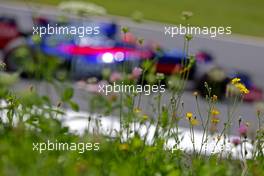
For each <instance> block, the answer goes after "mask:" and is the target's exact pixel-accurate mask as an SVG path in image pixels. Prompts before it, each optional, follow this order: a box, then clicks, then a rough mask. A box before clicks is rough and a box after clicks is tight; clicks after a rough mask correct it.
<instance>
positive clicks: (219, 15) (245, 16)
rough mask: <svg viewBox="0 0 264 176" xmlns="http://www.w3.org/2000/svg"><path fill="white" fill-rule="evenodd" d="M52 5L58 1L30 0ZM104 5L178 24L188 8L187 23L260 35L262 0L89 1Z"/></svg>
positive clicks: (113, 11)
mask: <svg viewBox="0 0 264 176" xmlns="http://www.w3.org/2000/svg"><path fill="white" fill-rule="evenodd" d="M33 2H40V3H48V4H53V5H56V4H58V3H60V2H62V0H45V1H44V0H34V1H33ZM89 2H94V3H97V4H98V5H101V6H103V7H105V8H106V9H107V10H108V12H109V13H110V14H114V15H120V16H131V15H132V14H133V13H134V12H135V11H140V12H142V13H143V15H144V18H145V19H148V20H154V21H160V22H165V23H173V24H178V23H181V22H182V21H181V19H180V14H181V12H182V11H192V12H193V13H194V15H195V18H192V19H191V20H190V24H192V25H198V26H231V27H232V31H233V33H239V34H246V35H253V36H261V37H263V36H264V33H263V28H264V23H263V19H264V12H263V8H264V1H260V0H233V1H230V0H222V1H212V0H201V1H199V2H197V1H196V0H184V1H180V0H130V1H123V0H111V1H109V0H89Z"/></svg>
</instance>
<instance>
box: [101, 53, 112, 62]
mask: <svg viewBox="0 0 264 176" xmlns="http://www.w3.org/2000/svg"><path fill="white" fill-rule="evenodd" d="M102 60H103V62H104V63H112V62H113V61H114V56H113V54H111V53H104V54H103V56H102Z"/></svg>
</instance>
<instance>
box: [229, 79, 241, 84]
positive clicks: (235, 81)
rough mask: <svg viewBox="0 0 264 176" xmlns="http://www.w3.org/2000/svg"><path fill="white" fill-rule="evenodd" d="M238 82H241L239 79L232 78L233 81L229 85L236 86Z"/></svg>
mask: <svg viewBox="0 0 264 176" xmlns="http://www.w3.org/2000/svg"><path fill="white" fill-rule="evenodd" d="M240 81H241V79H240V78H233V79H232V80H231V83H232V84H237V83H239V82H240Z"/></svg>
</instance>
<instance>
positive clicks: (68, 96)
mask: <svg viewBox="0 0 264 176" xmlns="http://www.w3.org/2000/svg"><path fill="white" fill-rule="evenodd" d="M73 95H74V91H73V88H71V87H69V88H66V89H65V90H64V92H63V94H62V97H61V98H62V101H69V100H70V99H71V98H72V97H73Z"/></svg>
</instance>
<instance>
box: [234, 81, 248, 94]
mask: <svg viewBox="0 0 264 176" xmlns="http://www.w3.org/2000/svg"><path fill="white" fill-rule="evenodd" d="M235 87H236V88H237V89H238V90H239V91H240V93H242V94H248V93H249V90H248V89H247V88H246V86H245V85H244V84H242V83H236V84H235Z"/></svg>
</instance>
